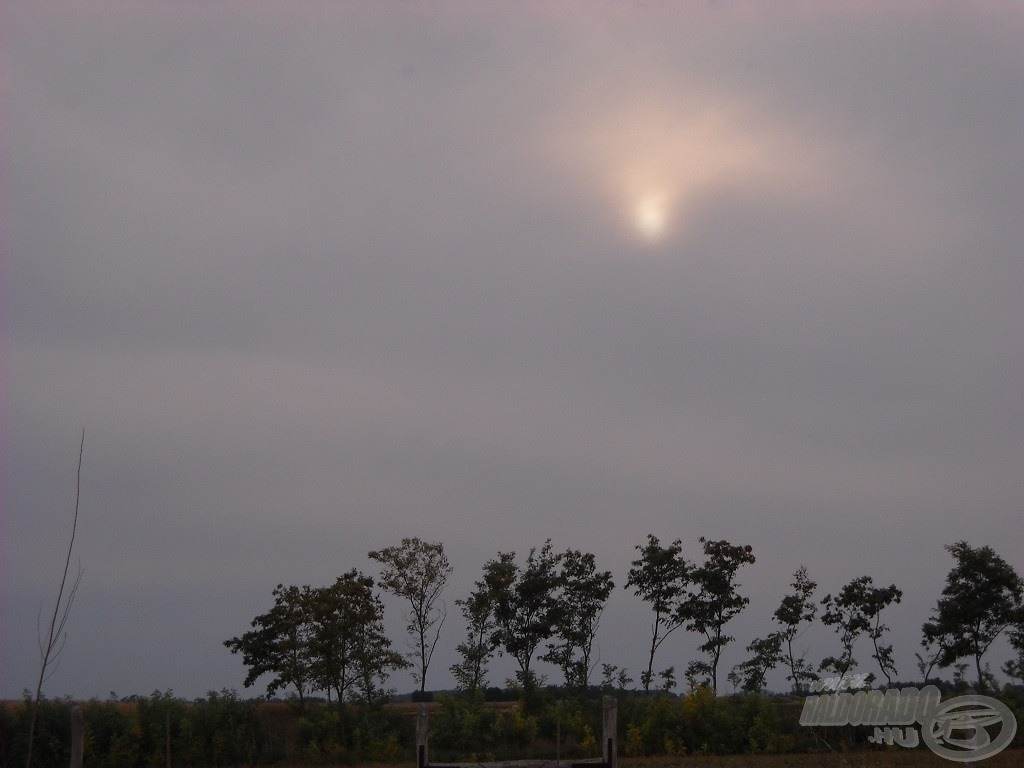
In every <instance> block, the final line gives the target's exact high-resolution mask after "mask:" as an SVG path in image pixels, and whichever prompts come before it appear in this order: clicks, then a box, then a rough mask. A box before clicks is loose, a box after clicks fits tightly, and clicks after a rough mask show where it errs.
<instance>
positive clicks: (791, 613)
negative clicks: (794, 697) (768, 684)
mask: <svg viewBox="0 0 1024 768" xmlns="http://www.w3.org/2000/svg"><path fill="white" fill-rule="evenodd" d="M790 587H792V588H793V591H792V592H791V593H790V594H788V595H786V596H784V597H783V598H782V602H781V604H780V605H779V607H778V608H777V609H776V611H775V622H776V623H777V624H779V625H780V626H781V627H782V630H781V632H780V633H779V634H780V636H781V640H782V643H783V644H784V645H785V653H784V658H783V660H784V661H785V662H786V665H787V666H788V667H789V674H788V675H787V676H786V679H787V680H791V681H792V683H793V691H794V693H797V694H799V693H801V692H803V691H805V690H807V687H809V684H810V682H811V681H812V680H813V679H814V678H815V677H816V675H815V674H814V670H813V669H812V668H811V666H810V664H808V663H807V657H806V653H802V654H800V656H797V655H796V652H795V651H794V650H793V641H794V640H796V638H797V637H799V636H800V633H801V629H800V627H801V625H804V624H810V623H811V622H812V621H814V617H815V614H816V613H817V610H818V606H817V605H816V604H815V603H814V601H813V600H812V599H811V598H812V597H813V596H814V590H816V589H817V588H818V585H817V584H816V583H815V582H813V581H811V579H810V577H809V576H808V575H807V569H806V568H805V567H804V566H802V565H801V566H800V567H799V568H798V569H797V571H796V573H794V574H793V581H792V583H791V584H790ZM805 682H806V683H807V684H808V686H807V687H805V686H804V683H805Z"/></svg>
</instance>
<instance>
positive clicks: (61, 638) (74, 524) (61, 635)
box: [25, 429, 85, 768]
mask: <svg viewBox="0 0 1024 768" xmlns="http://www.w3.org/2000/svg"><path fill="white" fill-rule="evenodd" d="M84 454H85V430H84V429H83V430H82V440H81V442H80V443H79V445H78V472H77V473H76V474H75V511H74V514H73V515H72V517H71V539H70V541H69V542H68V552H67V555H66V556H65V558H64V573H63V574H62V575H61V578H60V587H59V588H58V589H57V600H56V602H55V603H54V605H53V615H52V616H51V617H50V624H49V627H48V629H47V633H46V637H45V638H44V637H43V636H42V633H41V632H40V635H39V677H38V679H37V680H36V692H35V696H34V697H33V700H32V714H31V716H30V718H29V726H28V749H27V753H26V757H25V766H26V768H31V767H32V747H33V742H34V741H35V734H36V722H37V721H38V719H39V702H40V700H41V699H42V697H43V683H45V682H46V681H47V680H49V679H50V676H51V675H52V674H53V673H54V672H55V671H56V668H57V664H59V663H60V657H61V654H62V653H63V652H64V644H65V643H66V642H67V632H66V631H65V627H66V626H67V623H68V616H69V615H70V614H71V606H72V604H73V603H74V602H75V595H77V594H78V586H79V585H80V584H81V583H82V573H83V570H82V562H81V561H79V562H78V573H77V575H76V576H75V579H74V581H73V582H72V584H71V586H70V588H68V571H69V570H70V568H71V552H72V550H73V549H74V547H75V532H76V531H77V530H78V502H79V498H80V496H81V490H82V456H83V455H84ZM65 589H68V592H67V597H66V599H65V595H64V590H65ZM39 612H40V614H41V613H42V606H40V608H39Z"/></svg>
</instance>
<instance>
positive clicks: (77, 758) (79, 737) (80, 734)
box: [71, 707, 85, 768]
mask: <svg viewBox="0 0 1024 768" xmlns="http://www.w3.org/2000/svg"><path fill="white" fill-rule="evenodd" d="M84 754H85V718H84V717H82V708H81V707H72V708H71V768H82V758H83V756H84Z"/></svg>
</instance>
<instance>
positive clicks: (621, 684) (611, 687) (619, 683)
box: [601, 664, 633, 693]
mask: <svg viewBox="0 0 1024 768" xmlns="http://www.w3.org/2000/svg"><path fill="white" fill-rule="evenodd" d="M632 682H633V678H632V677H630V676H629V670H628V669H626V668H622V669H619V667H618V665H616V664H602V665H601V690H603V691H606V692H608V693H613V692H615V691H618V692H619V693H624V692H625V691H626V690H627V689H628V688H629V685H630V683H632Z"/></svg>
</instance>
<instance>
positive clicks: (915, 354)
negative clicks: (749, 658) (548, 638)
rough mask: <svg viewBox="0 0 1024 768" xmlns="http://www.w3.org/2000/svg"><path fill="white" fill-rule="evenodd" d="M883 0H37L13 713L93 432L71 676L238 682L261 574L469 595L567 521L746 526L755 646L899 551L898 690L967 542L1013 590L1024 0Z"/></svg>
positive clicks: (125, 685) (17, 452) (6, 103)
mask: <svg viewBox="0 0 1024 768" xmlns="http://www.w3.org/2000/svg"><path fill="white" fill-rule="evenodd" d="M865 8H867V6H865V5H864V4H862V3H851V4H848V5H846V6H842V5H839V6H830V7H829V9H828V10H817V11H814V10H810V9H806V8H798V7H797V6H796V5H793V6H788V5H787V6H782V7H774V6H773V7H772V8H771V9H766V8H761V7H760V6H754V5H748V4H725V7H724V8H719V7H718V6H717V5H716V6H708V7H705V8H701V9H683V8H679V7H676V6H674V5H671V4H664V5H659V4H654V5H650V6H648V5H645V4H638V5H636V6H628V5H626V4H618V3H616V4H607V5H604V4H587V5H585V6H583V5H580V6H574V5H564V6H551V5H549V4H536V5H530V4H527V5H518V6H507V7H498V6H482V5H478V4H473V3H467V4H461V3H447V4H443V5H441V4H437V5H431V4H427V5H417V6H398V5H395V6H388V7H387V8H382V7H381V6H379V5H377V4H371V3H366V4H361V5H351V4H346V5H345V6H344V7H334V6H330V5H324V6H319V5H307V6H302V8H301V10H299V11H298V12H296V11H295V8H294V7H293V6H291V5H287V6H286V5H284V4H281V5H277V4H262V5H259V6H258V7H255V6H253V5H252V4H249V3H246V4H237V5H236V4H231V3H227V4H216V5H214V6H210V7H202V6H194V5H185V6H176V5H153V6H147V7H145V8H139V7H136V6H134V5H121V4H114V5H108V4H93V5H88V6H86V7H80V6H76V7H75V9H73V10H72V9H68V8H66V7H64V6H60V5H46V4H42V5H40V4H35V3H33V4H14V5H9V6H8V7H7V8H6V9H5V14H4V15H5V17H6V18H5V20H4V24H3V26H4V29H5V34H4V37H3V42H2V45H3V49H2V56H3V60H4V71H5V82H4V85H3V121H4V125H5V127H4V132H3V135H4V146H3V151H4V170H3V180H4V181H3V196H4V209H5V220H6V221H5V224H4V226H5V234H4V239H3V246H2V247H3V249H4V251H5V259H4V262H5V267H4V272H5V274H4V280H5V287H6V296H5V328H6V334H5V336H6V350H5V352H4V355H5V358H6V364H5V366H4V375H5V380H6V381H5V392H6V396H5V400H6V410H5V417H4V433H5V448H4V450H5V474H6V477H5V483H6V498H5V502H4V510H5V515H6V520H5V521H4V523H3V524H4V530H3V542H4V549H3V555H2V556H3V568H4V574H3V582H2V583H3V621H2V627H3V630H2V631H3V636H2V638H0V640H2V654H3V655H2V657H0V696H4V697H14V696H17V695H18V694H19V692H20V691H21V690H22V689H23V688H26V687H29V686H31V685H32V683H33V681H34V676H35V669H34V668H35V665H36V663H37V662H36V657H37V654H36V637H35V632H36V617H37V612H38V611H39V606H40V605H41V604H42V605H44V606H47V605H49V604H51V602H52V599H53V597H54V593H55V587H56V582H57V579H58V578H59V571H60V567H61V564H62V557H63V552H62V548H63V547H64V546H65V545H66V540H67V534H68V526H69V522H70V512H71V503H72V501H73V494H74V469H75V462H76V459H77V448H78V436H79V430H80V429H81V428H82V427H84V428H85V430H86V447H85V462H84V468H83V486H82V507H81V520H80V528H79V537H78V540H77V542H76V556H78V557H80V558H81V560H82V564H83V566H84V568H85V576H84V579H83V582H82V587H81V591H80V593H79V596H78V601H77V603H76V604H75V607H74V611H73V614H72V619H71V622H70V624H69V639H68V644H67V647H66V650H65V654H64V659H63V661H62V663H61V666H60V668H59V670H58V672H57V673H56V674H55V675H54V676H53V678H52V679H51V681H50V683H49V685H48V690H49V691H50V692H51V693H53V694H55V695H59V694H64V693H67V694H71V695H74V696H83V697H85V696H95V695H98V696H104V695H106V694H107V692H108V691H110V690H114V691H117V692H118V693H119V694H128V693H148V692H150V691H151V690H153V689H161V690H165V689H168V688H171V689H173V690H174V691H175V692H176V693H179V694H181V695H186V696H196V695H201V694H203V693H204V692H205V691H207V690H209V689H220V688H223V687H239V686H240V685H241V681H242V679H243V677H244V670H243V668H242V667H241V664H240V662H239V660H238V659H237V658H236V657H232V656H230V655H229V654H228V652H227V651H226V649H224V648H223V647H222V645H221V643H222V641H223V640H224V639H225V638H227V637H230V636H232V635H236V634H239V633H240V632H242V631H244V630H245V629H246V628H247V627H248V622H249V621H250V620H251V618H252V617H253V616H254V615H255V614H256V613H259V612H261V611H263V610H265V609H266V608H267V607H269V604H270V602H271V597H270V592H271V589H272V588H273V587H274V585H276V584H277V583H279V582H284V583H296V584H300V583H310V584H326V583H329V582H330V581H332V580H333V579H334V577H335V576H337V575H338V574H340V573H342V572H343V571H345V570H348V569H349V568H351V567H358V568H362V569H364V570H367V571H373V563H372V562H371V561H369V560H368V558H367V557H366V553H367V552H368V551H369V550H370V549H375V548H379V547H382V546H387V545H389V544H393V543H397V541H398V540H400V539H401V537H403V536H420V537H422V538H424V539H429V540H438V541H442V542H444V544H445V545H446V547H447V549H448V552H449V556H450V558H451V560H452V562H453V564H454V566H455V575H454V581H453V584H452V586H451V588H450V590H449V594H448V595H447V597H448V600H449V604H450V603H451V601H452V600H454V599H455V598H456V597H460V596H462V595H464V594H465V592H466V591H467V590H468V589H469V588H470V586H471V584H472V582H473V581H474V580H475V579H477V578H479V575H480V568H481V566H482V565H483V563H484V561H485V560H487V559H489V558H491V557H494V556H495V555H496V554H497V552H498V550H499V549H500V550H510V549H514V550H516V551H518V552H520V553H521V554H523V555H525V553H526V551H528V550H529V548H530V547H533V546H540V545H541V544H542V543H543V542H544V540H545V539H547V538H551V539H552V540H553V543H554V545H555V547H556V548H558V549H564V548H566V547H573V548H580V549H585V550H589V551H592V552H594V553H595V554H596V555H597V557H598V562H599V564H601V565H602V566H603V567H606V568H610V569H612V570H613V572H614V574H615V576H616V581H617V583H619V584H620V585H621V584H623V583H624V582H625V578H626V571H627V570H628V567H629V562H630V560H632V559H633V557H634V555H635V552H634V547H635V545H637V544H640V543H642V542H643V541H644V539H645V537H646V535H647V534H648V533H655V534H657V535H659V536H661V537H662V538H663V539H673V538H676V537H679V538H682V539H683V541H684V544H685V546H686V548H687V554H688V556H690V557H691V558H692V557H696V556H697V555H698V553H699V545H698V541H697V539H698V537H700V536H707V537H709V538H726V539H729V540H730V541H733V542H734V543H744V544H751V545H752V546H753V548H754V552H755V554H756V555H757V556H758V562H757V563H756V564H755V565H754V566H751V567H750V568H748V569H747V572H746V573H744V574H743V578H742V581H743V583H744V585H745V586H744V590H745V592H746V594H748V595H749V596H750V597H751V600H752V603H751V606H750V609H749V610H748V611H747V612H746V614H744V615H743V616H742V617H741V618H740V619H738V620H737V622H736V627H735V629H734V631H733V632H732V634H735V635H736V637H737V638H738V642H737V643H736V644H735V645H734V646H732V647H731V648H730V649H729V651H728V652H727V657H728V658H726V659H725V660H724V661H725V663H726V665H727V666H731V664H733V663H736V662H738V661H740V660H741V659H742V658H743V650H742V646H743V645H745V644H746V642H749V640H750V639H752V638H753V637H754V636H755V635H758V634H764V633H765V632H766V631H768V622H769V620H770V616H771V613H772V611H773V610H774V608H775V606H776V605H777V602H778V600H779V598H780V597H781V595H782V593H783V591H784V590H785V588H786V586H787V584H788V582H789V580H790V575H791V574H792V572H793V571H794V570H795V569H796V568H797V567H798V566H799V565H800V564H801V563H805V564H806V565H807V567H808V569H809V570H810V573H811V576H812V578H814V579H815V580H817V581H818V582H819V584H820V585H821V592H822V594H823V593H824V592H828V591H835V590H837V589H839V588H840V587H841V586H842V585H843V584H844V583H846V582H847V581H849V580H850V579H852V578H854V577H856V576H860V575H862V574H870V575H872V576H873V577H874V578H875V579H876V581H878V582H880V583H884V584H888V583H890V582H895V583H896V584H897V585H898V586H900V587H902V588H903V589H904V591H905V597H904V601H903V603H902V604H901V605H899V606H897V607H895V608H894V610H893V611H892V616H891V617H887V622H888V623H889V624H890V625H891V626H893V627H894V643H895V647H896V656H897V661H898V666H899V671H900V675H901V677H904V678H905V679H913V678H914V675H915V674H916V673H915V672H914V670H913V652H914V651H915V650H917V645H918V641H919V630H920V625H921V623H922V622H923V621H924V620H925V618H926V617H927V615H928V612H929V610H930V609H931V607H932V606H933V605H934V601H935V599H936V597H937V596H938V593H939V590H940V589H941V587H942V582H943V579H944V576H945V573H946V572H947V570H948V569H949V566H950V564H951V563H950V560H949V558H948V556H947V555H946V553H945V552H944V551H943V549H942V547H943V545H944V544H948V543H951V542H953V541H956V540H959V539H966V540H968V541H969V542H971V543H972V544H975V545H983V544H990V545H992V546H994V547H995V548H996V550H997V551H999V552H1000V553H1001V554H1002V555H1003V556H1005V557H1006V558H1008V559H1009V560H1010V561H1011V562H1012V563H1013V564H1014V566H1015V567H1016V568H1017V569H1018V571H1019V572H1022V573H1024V547H1022V544H1024V536H1022V534H1021V525H1020V521H1021V501H1022V498H1024V473H1022V472H1021V467H1022V466H1024V443H1022V432H1021V424H1022V423H1024V381H1022V375H1021V373H1022V371H1021V360H1022V359H1024V334H1022V333H1021V329H1022V328H1024V302H1022V301H1021V296H1022V289H1024V261H1022V259H1021V253H1020V244H1021V243H1022V242H1024V219H1022V217H1021V215H1020V210H1021V202H1022V201H1024V144H1022V143H1021V141H1020V135H1021V126H1022V125H1024V98H1022V96H1024V69H1022V67H1021V56H1020V52H1019V43H1020V40H1021V36H1022V33H1024V15H1022V14H1021V13H1020V12H1019V11H1018V10H1017V9H1015V8H1013V7H1011V6H1003V5H989V4H985V3H978V4H971V5H969V6H966V5H960V4H942V3H929V4H921V5H917V4H904V5H902V6H901V7H900V8H899V9H895V10H894V9H891V8H886V9H883V8H882V7H877V8H873V9H871V10H865ZM392 608H393V610H392V615H391V617H390V618H389V624H390V626H392V628H393V629H394V632H395V634H394V637H395V640H396V642H398V643H399V644H401V643H402V642H403V639H404V638H403V635H402V634H401V628H400V618H399V611H398V606H397V605H394V606H392ZM45 610H47V609H46V608H44V611H45ZM647 621H648V617H647V612H646V608H645V606H644V605H643V604H642V603H641V602H639V600H638V599H636V598H634V597H633V596H632V595H630V594H629V593H627V592H626V591H624V590H622V589H619V590H618V591H617V592H616V594H615V595H614V596H613V598H612V600H611V602H610V604H609V606H608V610H607V612H606V615H605V619H604V622H603V625H602V630H601V635H600V638H599V639H600V645H601V657H602V661H605V662H609V663H615V664H618V665H619V666H625V667H629V668H630V669H632V670H634V671H635V670H638V669H639V668H640V667H641V665H642V663H643V661H644V658H643V648H644V642H645V636H644V632H645V627H646V625H647ZM460 633H461V628H460V627H459V625H458V621H457V617H455V615H454V611H453V612H452V618H451V619H450V623H449V624H446V635H445V636H444V637H443V638H442V645H443V646H444V647H443V648H442V649H441V650H440V651H439V652H438V656H437V659H436V660H435V662H434V666H433V667H432V668H431V673H430V677H429V678H428V685H431V686H432V687H446V686H448V685H450V684H451V679H450V677H449V675H448V673H447V666H448V665H449V664H450V663H452V662H453V661H454V660H455V657H454V646H455V644H456V643H457V642H458V640H457V636H458V635H459V634H460ZM808 645H809V649H810V651H811V655H812V656H814V657H816V658H820V657H822V656H825V655H829V654H832V653H834V652H835V650H836V647H835V646H836V642H835V640H834V638H832V637H830V636H829V634H827V633H825V632H824V631H816V632H814V633H810V634H809V636H808ZM695 646H696V642H695V641H694V638H692V637H686V636H685V635H682V634H680V635H679V636H678V637H676V636H673V638H672V641H670V642H669V643H667V644H666V645H665V651H663V653H664V654H665V658H664V663H665V666H667V665H668V664H670V663H672V664H675V665H676V668H677V669H681V668H682V667H684V666H685V663H686V661H687V660H688V659H690V658H692V657H693V655H694V648H695ZM862 655H863V656H864V657H865V658H866V652H864V653H863V654H862ZM992 661H993V662H997V663H993V668H995V667H997V666H998V663H1001V661H1002V660H1001V659H995V658H993V660H992ZM498 676H500V665H499V673H498ZM555 676H557V675H555ZM773 682H774V683H775V684H776V685H778V686H779V687H781V686H782V685H783V682H782V681H781V678H780V680H777V681H773ZM394 684H395V685H396V686H397V687H398V688H400V689H402V688H409V687H411V680H409V681H407V680H406V679H405V676H404V674H403V675H402V676H400V677H399V678H398V679H396V680H395V681H394Z"/></svg>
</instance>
